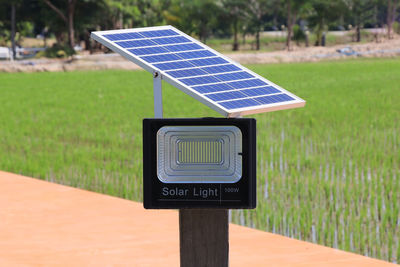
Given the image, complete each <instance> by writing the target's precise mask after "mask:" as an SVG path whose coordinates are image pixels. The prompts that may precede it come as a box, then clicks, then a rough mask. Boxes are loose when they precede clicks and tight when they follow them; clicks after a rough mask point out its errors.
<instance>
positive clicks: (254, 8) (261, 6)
mask: <svg viewBox="0 0 400 267" xmlns="http://www.w3.org/2000/svg"><path fill="white" fill-rule="evenodd" d="M269 2H270V1H268V0H250V1H249V4H248V5H247V8H246V9H245V20H246V21H248V24H249V28H250V29H252V31H253V32H254V33H255V36H256V50H260V32H261V30H262V28H263V26H264V21H263V17H264V16H265V15H267V13H268V10H269V9H268V4H269Z"/></svg>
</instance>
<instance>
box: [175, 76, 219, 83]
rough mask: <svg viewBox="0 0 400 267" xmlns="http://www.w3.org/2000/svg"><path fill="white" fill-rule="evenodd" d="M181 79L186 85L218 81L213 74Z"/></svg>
mask: <svg viewBox="0 0 400 267" xmlns="http://www.w3.org/2000/svg"><path fill="white" fill-rule="evenodd" d="M179 81H181V82H183V83H184V84H186V85H200V84H207V83H216V82H218V80H217V79H216V78H214V77H212V76H201V77H194V78H186V79H180V80H179Z"/></svg>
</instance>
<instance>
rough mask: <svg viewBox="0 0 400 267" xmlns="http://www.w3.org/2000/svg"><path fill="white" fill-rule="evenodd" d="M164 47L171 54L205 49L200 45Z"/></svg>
mask: <svg viewBox="0 0 400 267" xmlns="http://www.w3.org/2000/svg"><path fill="white" fill-rule="evenodd" d="M163 47H164V48H165V49H167V50H168V51H170V52H178V51H189V50H198V49H204V48H203V47H201V46H200V45H198V44H195V43H190V44H178V45H168V46H163Z"/></svg>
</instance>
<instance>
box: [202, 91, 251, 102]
mask: <svg viewBox="0 0 400 267" xmlns="http://www.w3.org/2000/svg"><path fill="white" fill-rule="evenodd" d="M206 97H208V98H209V99H211V100H214V101H224V100H233V99H238V98H244V97H246V95H245V94H243V93H241V92H238V91H231V92H225V93H216V94H209V95H206Z"/></svg>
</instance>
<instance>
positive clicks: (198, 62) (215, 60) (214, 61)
mask: <svg viewBox="0 0 400 267" xmlns="http://www.w3.org/2000/svg"><path fill="white" fill-rule="evenodd" d="M189 62H190V63H192V64H193V65H195V66H199V67H200V66H207V65H218V64H224V63H228V61H226V60H225V59H223V58H220V57H212V58H204V59H194V60H190V61H189Z"/></svg>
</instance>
